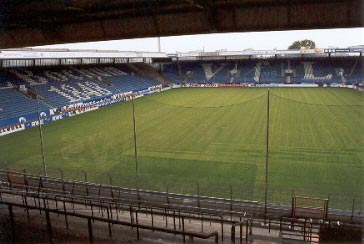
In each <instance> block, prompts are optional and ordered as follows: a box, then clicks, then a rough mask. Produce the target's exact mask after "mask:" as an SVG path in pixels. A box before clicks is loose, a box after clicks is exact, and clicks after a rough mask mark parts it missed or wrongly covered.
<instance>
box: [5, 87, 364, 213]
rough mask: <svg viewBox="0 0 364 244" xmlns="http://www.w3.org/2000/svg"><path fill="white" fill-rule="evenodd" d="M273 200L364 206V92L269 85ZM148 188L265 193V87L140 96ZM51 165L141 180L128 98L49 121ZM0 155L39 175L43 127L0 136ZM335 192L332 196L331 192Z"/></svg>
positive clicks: (128, 182)
mask: <svg viewBox="0 0 364 244" xmlns="http://www.w3.org/2000/svg"><path fill="white" fill-rule="evenodd" d="M270 93H271V96H270V109H271V110H270V130H269V131H270V134H269V136H270V140H269V165H270V167H269V197H268V198H269V201H270V202H278V203H290V202H291V196H292V194H294V195H303V196H309V197H320V198H329V199H330V206H329V207H337V208H348V209H351V208H352V204H353V198H355V199H356V200H355V205H354V207H355V208H356V209H358V210H361V208H362V206H363V202H362V201H363V200H362V198H361V197H362V196H363V193H364V192H363V191H364V189H363V187H362V186H363V185H364V177H362V176H363V175H364V164H363V161H364V151H363V148H364V138H363V131H364V109H363V108H364V96H363V94H361V93H358V92H356V91H354V90H351V89H342V88H273V89H271V92H270ZM135 111H136V131H137V144H138V146H137V149H138V160H139V170H140V179H141V181H140V186H141V187H142V188H146V189H150V190H158V191H167V190H168V191H169V192H176V193H189V194H200V195H210V196H217V197H233V198H242V199H250V200H261V201H262V200H264V179H265V178H264V177H265V147H266V122H267V118H266V114H267V89H265V88H249V89H247V88H242V89H240V88H226V89H225V88H218V89H217V88H211V89H209V88H201V89H199V88H189V89H187V88H186V89H174V90H170V91H166V92H162V93H159V94H155V95H150V96H147V97H143V98H140V99H137V100H136V102H135ZM43 134H44V144H45V158H46V163H47V167H48V173H49V175H51V176H58V177H60V175H61V173H60V170H58V169H62V170H63V171H64V174H65V176H66V177H68V178H74V179H78V180H83V179H84V174H83V173H82V171H84V172H85V173H86V174H87V176H88V180H89V181H94V182H99V183H109V180H110V177H109V176H111V180H112V183H113V184H118V185H122V186H126V187H135V185H136V184H135V180H134V179H135V178H134V176H135V159H134V141H133V124H132V107H131V103H130V102H126V103H122V104H117V105H113V106H110V107H107V108H103V109H99V110H97V111H94V112H89V113H86V114H83V115H80V116H76V117H73V118H69V119H65V120H62V121H58V122H54V123H51V124H47V125H45V126H43ZM0 155H1V156H0V161H2V162H7V164H6V165H5V164H4V165H3V166H4V167H5V166H7V167H9V168H11V169H14V170H22V169H24V168H26V170H27V171H28V172H30V173H38V172H40V173H42V159H41V146H40V140H39V131H38V128H33V129H30V130H26V131H23V132H19V133H15V134H11V135H8V136H4V137H0ZM329 193H330V196H329Z"/></svg>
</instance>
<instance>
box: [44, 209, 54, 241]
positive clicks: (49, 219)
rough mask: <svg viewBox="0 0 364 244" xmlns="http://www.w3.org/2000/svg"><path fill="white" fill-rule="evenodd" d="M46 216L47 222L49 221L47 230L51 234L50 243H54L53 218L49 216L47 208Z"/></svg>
mask: <svg viewBox="0 0 364 244" xmlns="http://www.w3.org/2000/svg"><path fill="white" fill-rule="evenodd" d="M45 215H46V221H47V229H48V233H49V242H50V243H53V233H52V224H51V218H50V216H49V211H48V210H46V208H45Z"/></svg>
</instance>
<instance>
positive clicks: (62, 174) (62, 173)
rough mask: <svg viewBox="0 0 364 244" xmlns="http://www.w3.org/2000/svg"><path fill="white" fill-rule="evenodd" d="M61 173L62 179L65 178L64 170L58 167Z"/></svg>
mask: <svg viewBox="0 0 364 244" xmlns="http://www.w3.org/2000/svg"><path fill="white" fill-rule="evenodd" d="M57 170H58V171H59V172H60V173H61V179H62V180H63V179H64V172H63V170H62V169H60V168H58V169H57Z"/></svg>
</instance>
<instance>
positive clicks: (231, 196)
mask: <svg viewBox="0 0 364 244" xmlns="http://www.w3.org/2000/svg"><path fill="white" fill-rule="evenodd" d="M232 212H233V186H232V185H231V184H230V219H231V220H232V219H233V213H232Z"/></svg>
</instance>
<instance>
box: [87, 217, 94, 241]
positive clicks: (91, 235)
mask: <svg viewBox="0 0 364 244" xmlns="http://www.w3.org/2000/svg"><path fill="white" fill-rule="evenodd" d="M87 224H88V237H89V239H90V243H94V236H93V233H92V223H91V219H90V218H88V219H87Z"/></svg>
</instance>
